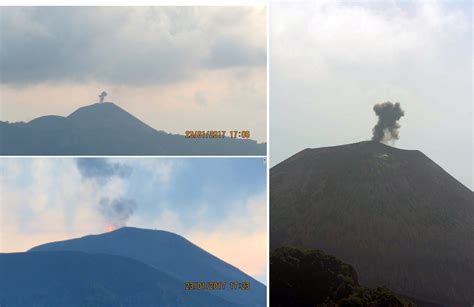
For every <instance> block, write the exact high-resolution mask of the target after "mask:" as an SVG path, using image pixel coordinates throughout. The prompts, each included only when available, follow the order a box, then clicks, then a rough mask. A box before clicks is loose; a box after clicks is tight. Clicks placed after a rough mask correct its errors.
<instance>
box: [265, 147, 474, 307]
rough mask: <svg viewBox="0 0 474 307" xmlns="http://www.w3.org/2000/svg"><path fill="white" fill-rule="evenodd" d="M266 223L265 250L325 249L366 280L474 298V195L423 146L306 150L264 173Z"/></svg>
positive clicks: (464, 301)
mask: <svg viewBox="0 0 474 307" xmlns="http://www.w3.org/2000/svg"><path fill="white" fill-rule="evenodd" d="M270 225H271V226H270V245H271V249H275V248H277V247H280V246H284V245H287V246H299V247H303V248H315V249H320V250H323V251H324V252H326V253H329V254H333V255H335V256H336V257H338V258H340V259H341V260H343V261H344V262H347V263H349V264H351V265H353V266H354V268H355V270H356V271H357V272H358V273H359V276H360V282H361V284H362V285H365V286H369V287H378V286H387V287H388V288H390V289H391V290H393V291H395V292H397V293H400V294H403V295H407V296H410V297H412V298H415V299H421V300H426V301H434V302H437V303H441V304H445V305H449V306H464V305H466V306H467V305H469V304H471V305H472V304H473V303H474V290H473V289H474V288H473V285H474V205H473V193H472V191H471V190H469V189H468V188H467V187H465V186H463V185H462V184H461V183H459V182H458V181H457V180H456V179H454V178H453V177H452V176H450V175H449V174H448V173H446V172H445V171H444V170H443V169H442V168H441V167H439V166H438V165H437V164H436V163H434V162H433V161H431V160H430V159H429V158H428V157H426V156H425V155H424V154H423V153H421V152H420V151H416V150H400V149H396V148H393V147H390V146H386V145H383V144H380V143H377V142H360V143H355V144H349V145H342V146H335V147H326V148H318V149H305V150H303V151H301V152H299V153H297V154H296V155H294V156H292V157H290V158H289V159H287V160H285V161H283V162H281V163H280V164H278V165H276V166H275V167H273V168H272V169H271V171H270ZM270 272H271V270H270Z"/></svg>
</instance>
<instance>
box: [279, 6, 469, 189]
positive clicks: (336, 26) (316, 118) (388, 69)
mask: <svg viewBox="0 0 474 307" xmlns="http://www.w3.org/2000/svg"><path fill="white" fill-rule="evenodd" d="M471 9H472V8H471V5H470V3H465V4H464V7H463V5H462V3H460V4H459V5H456V4H455V3H451V2H441V1H413V2H406V1H384V2H379V1H366V2H342V1H318V2H313V3H304V4H301V3H300V4H288V3H286V4H274V5H272V6H271V11H270V14H271V18H270V22H271V26H270V45H271V59H270V67H271V73H272V78H271V79H270V81H271V85H270V86H271V91H270V101H271V106H270V112H271V114H270V117H271V129H272V130H271V134H270V136H271V140H272V142H271V146H272V148H271V155H272V156H271V161H272V164H273V165H274V164H276V163H278V162H280V161H282V160H283V159H285V158H287V157H289V156H291V155H292V154H294V153H296V152H297V151H299V150H302V149H304V148H307V147H322V146H329V145H339V144H344V143H352V142H358V141H362V140H368V139H370V136H371V129H372V127H373V125H374V124H375V122H376V118H375V114H374V113H373V111H372V107H373V105H374V104H376V103H380V102H383V101H393V102H395V101H399V102H400V103H401V105H402V108H403V109H404V110H405V113H406V116H405V117H404V118H403V119H402V120H401V125H402V128H401V130H400V136H401V138H400V141H399V142H397V144H396V145H397V146H400V147H401V148H409V149H412V148H413V149H419V150H422V151H423V152H424V153H425V154H427V155H428V156H430V157H431V158H432V159H433V160H435V161H436V162H437V163H439V164H440V165H441V166H442V167H443V168H445V169H447V170H448V172H450V173H451V174H453V175H454V176H455V177H457V178H458V179H460V180H461V181H462V182H463V183H464V184H467V185H470V186H471V188H472V184H471V178H470V177H471V174H470V171H469V172H467V171H466V167H465V165H469V164H471V163H472V160H471V157H472V149H471V148H470V146H469V144H470V143H471V140H472V134H471V133H472V132H471V129H470V128H471V122H472V105H471V104H472V93H471V86H472V84H471V82H472V66H471V65H470V63H471V62H472V46H471V43H472V16H471V14H470V10H471ZM441 144H442V145H441ZM442 148H457V153H456V155H455V156H454V155H453V153H452V151H451V150H443V149H442Z"/></svg>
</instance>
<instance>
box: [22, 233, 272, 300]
mask: <svg viewBox="0 0 474 307" xmlns="http://www.w3.org/2000/svg"><path fill="white" fill-rule="evenodd" d="M46 251H56V252H57V251H79V252H85V253H88V254H108V255H115V256H124V257H127V258H131V259H134V260H137V261H140V262H141V263H144V264H147V265H149V266H151V267H153V268H155V269H157V270H158V271H159V272H162V273H165V274H167V275H169V276H171V277H173V278H176V279H177V280H179V281H180V282H181V286H182V288H183V289H184V283H185V282H188V281H196V282H209V281H225V282H226V283H227V284H228V283H229V282H232V281H235V282H249V283H250V289H249V290H232V289H230V287H229V285H227V287H226V290H214V291H211V290H209V291H203V292H209V293H211V294H212V295H213V296H217V297H220V298H222V299H223V300H225V301H227V302H231V303H233V304H235V305H241V306H242V305H243V306H254V307H257V306H259V307H261V306H265V305H266V287H265V286H264V285H263V284H262V283H260V282H259V281H257V280H255V279H253V278H252V277H251V276H249V275H247V274H245V273H244V272H242V271H240V270H239V269H237V268H236V267H233V266H232V265H230V264H228V263H226V262H224V261H222V260H220V259H219V258H217V257H215V256H213V255H212V254H209V253H208V252H206V251H205V250H203V249H201V248H199V247H198V246H196V245H194V244H193V243H191V242H189V241H188V240H186V239H184V238H183V237H181V236H178V235H176V234H174V233H170V232H166V231H159V230H150V229H140V228H132V227H124V228H120V229H118V230H115V231H113V232H109V233H105V234H100V235H90V236H85V237H82V238H77V239H72V240H67V241H60V242H52V243H47V244H44V245H40V246H37V247H34V248H32V249H31V250H30V252H31V253H35V252H46ZM183 291H184V290H183ZM197 291H198V292H199V290H197Z"/></svg>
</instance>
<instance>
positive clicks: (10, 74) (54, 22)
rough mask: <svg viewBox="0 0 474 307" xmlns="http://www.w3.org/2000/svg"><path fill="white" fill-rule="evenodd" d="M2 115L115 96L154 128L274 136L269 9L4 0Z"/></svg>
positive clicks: (59, 110) (0, 24)
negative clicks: (269, 105) (270, 127)
mask: <svg viewBox="0 0 474 307" xmlns="http://www.w3.org/2000/svg"><path fill="white" fill-rule="evenodd" d="M0 34H1V35H0V39H1V44H0V47H1V50H0V51H1V52H0V68H1V69H0V71H1V76H0V81H1V82H0V99H1V104H0V120H4V121H5V120H8V121H29V120H31V119H33V118H35V117H38V116H41V115H48V114H57V115H64V116H65V115H68V114H70V113H72V112H73V111H74V110H75V109H77V108H78V107H81V106H84V105H88V104H91V103H94V102H97V101H98V97H97V95H98V94H99V93H100V92H101V91H102V90H106V91H107V92H108V94H109V95H108V96H107V98H106V101H113V102H115V103H117V104H118V105H119V106H121V107H123V108H125V109H126V110H127V111H129V112H130V113H132V114H134V115H135V116H137V117H138V118H140V119H142V120H143V121H145V122H146V123H148V124H149V125H151V126H152V127H154V128H156V129H159V130H165V131H168V132H173V133H180V134H184V131H185V130H204V129H216V130H231V129H238V130H250V132H251V137H252V138H253V139H256V140H259V141H266V40H267V38H266V8H264V7H21V8H15V7H3V8H0Z"/></svg>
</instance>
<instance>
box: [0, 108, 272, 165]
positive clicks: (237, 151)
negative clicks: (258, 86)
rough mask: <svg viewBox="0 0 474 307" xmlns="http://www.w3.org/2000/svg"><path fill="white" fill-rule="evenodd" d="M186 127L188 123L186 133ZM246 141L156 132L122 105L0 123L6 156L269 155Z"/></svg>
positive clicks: (1, 151) (261, 146) (1, 146)
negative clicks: (65, 114)
mask: <svg viewBox="0 0 474 307" xmlns="http://www.w3.org/2000/svg"><path fill="white" fill-rule="evenodd" d="M185 126H186V124H185V123H183V133H184V130H186V129H185ZM265 152H266V144H258V143H257V142H255V141H253V140H247V139H245V140H244V139H231V138H230V137H227V138H224V139H186V138H185V137H184V135H178V134H170V133H166V132H164V131H157V130H155V129H153V128H152V127H150V126H148V125H146V124H145V123H143V122H142V121H140V120H139V119H138V118H136V117H134V116H133V115H131V114H129V113H128V112H126V111H125V110H123V109H121V108H120V107H118V106H117V105H115V104H113V103H110V102H106V103H96V104H92V105H89V106H85V107H82V108H79V109H78V110H76V111H74V112H73V113H72V114H70V115H69V116H67V117H62V116H43V117H39V118H36V119H34V120H32V121H30V122H28V123H23V122H20V123H7V122H0V154H1V155H26V156H28V155H97V156H102V155H105V156H109V155H265Z"/></svg>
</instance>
